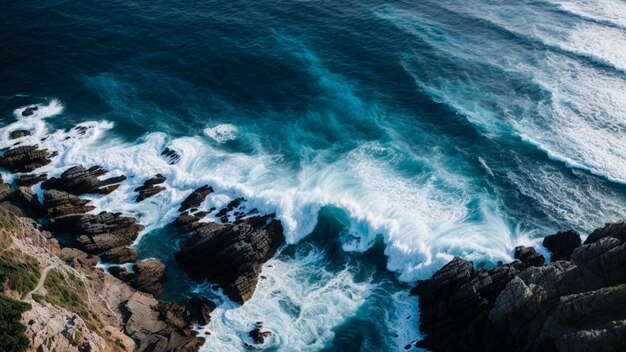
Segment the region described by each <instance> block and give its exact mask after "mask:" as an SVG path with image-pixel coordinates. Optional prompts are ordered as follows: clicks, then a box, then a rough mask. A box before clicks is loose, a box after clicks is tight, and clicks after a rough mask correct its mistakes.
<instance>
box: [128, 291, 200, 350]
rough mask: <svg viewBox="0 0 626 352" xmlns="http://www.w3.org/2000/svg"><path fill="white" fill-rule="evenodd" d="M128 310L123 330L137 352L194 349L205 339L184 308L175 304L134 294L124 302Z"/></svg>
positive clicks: (141, 294)
mask: <svg viewBox="0 0 626 352" xmlns="http://www.w3.org/2000/svg"><path fill="white" fill-rule="evenodd" d="M125 308H126V310H127V311H128V312H129V317H128V320H127V321H126V324H125V327H124V330H125V333H126V334H127V335H128V336H130V337H132V338H133V340H134V341H135V343H136V345H137V347H136V349H137V350H138V351H154V352H157V351H158V352H170V351H172V352H192V351H197V350H198V349H199V348H200V346H201V345H202V344H203V343H204V339H203V338H201V337H198V336H196V335H195V333H194V332H193V331H192V330H191V329H190V328H189V323H190V321H189V320H187V319H186V314H185V309H184V308H182V307H181V306H179V305H177V304H175V303H169V304H163V303H161V304H159V303H158V301H157V300H156V299H154V298H153V297H151V296H148V295H145V294H143V293H135V294H134V295H133V296H132V297H131V298H130V299H129V300H128V301H127V302H126V304H125Z"/></svg>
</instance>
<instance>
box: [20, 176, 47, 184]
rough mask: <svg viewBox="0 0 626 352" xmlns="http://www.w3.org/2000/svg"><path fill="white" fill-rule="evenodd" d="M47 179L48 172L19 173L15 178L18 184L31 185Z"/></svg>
mask: <svg viewBox="0 0 626 352" xmlns="http://www.w3.org/2000/svg"><path fill="white" fill-rule="evenodd" d="M47 179H48V174H39V175H35V174H29V175H19V176H17V177H16V178H15V183H16V184H17V185H18V186H24V187H31V186H34V185H36V184H38V183H39V182H42V181H45V180H47Z"/></svg>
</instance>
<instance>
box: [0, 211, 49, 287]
mask: <svg viewBox="0 0 626 352" xmlns="http://www.w3.org/2000/svg"><path fill="white" fill-rule="evenodd" d="M16 230H17V223H16V220H15V218H14V217H13V216H12V215H10V214H8V213H7V212H6V210H4V209H2V208H0V284H1V285H0V292H3V289H4V287H8V288H10V289H11V290H15V291H17V292H18V293H19V294H20V295H23V294H25V293H26V292H29V291H31V290H32V289H34V288H35V286H37V280H39V276H40V275H41V271H40V268H39V262H37V260H36V259H35V258H33V257H31V256H29V255H26V254H24V253H22V252H20V251H18V250H15V249H12V248H11V232H12V233H16Z"/></svg>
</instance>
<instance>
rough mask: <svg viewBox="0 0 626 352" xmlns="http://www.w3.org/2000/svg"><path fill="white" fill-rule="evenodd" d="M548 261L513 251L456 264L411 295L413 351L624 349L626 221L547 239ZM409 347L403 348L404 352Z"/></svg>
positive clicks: (420, 284) (583, 351)
mask: <svg viewBox="0 0 626 352" xmlns="http://www.w3.org/2000/svg"><path fill="white" fill-rule="evenodd" d="M543 245H544V246H545V247H546V248H547V249H548V250H550V251H551V252H552V256H551V260H552V261H551V263H549V264H547V265H544V261H545V258H543V256H542V255H540V254H538V253H537V252H536V251H535V250H534V249H533V248H527V247H518V248H516V250H515V259H516V260H515V261H513V262H512V263H509V264H502V265H499V266H497V267H495V268H488V269H486V268H480V269H477V268H475V266H474V264H473V263H472V262H469V261H466V260H464V259H461V258H458V257H456V258H454V259H453V260H452V261H450V262H449V263H448V264H446V265H445V266H444V267H443V268H441V269H440V270H439V271H437V272H436V273H435V274H434V275H433V276H432V277H431V278H430V279H428V280H424V281H420V282H418V283H417V285H416V286H415V287H414V288H413V290H412V293H413V294H416V295H418V297H419V309H420V330H421V331H422V332H423V333H425V334H426V337H425V338H424V339H423V340H421V341H418V342H417V343H415V347H421V348H426V349H428V350H431V351H507V350H508V351H546V352H548V351H550V352H552V351H559V352H561V351H580V352H593V351H603V352H607V351H624V350H626V324H625V321H626V223H624V222H622V223H615V224H607V225H606V226H605V227H603V228H599V229H596V230H595V231H593V232H592V233H591V234H590V235H589V236H588V237H587V239H586V241H585V242H584V244H582V245H581V240H580V237H579V235H578V234H577V233H576V232H574V231H566V232H559V233H557V234H554V235H550V236H547V237H546V238H545V239H544V241H543ZM411 348H412V346H411V345H408V346H407V349H411Z"/></svg>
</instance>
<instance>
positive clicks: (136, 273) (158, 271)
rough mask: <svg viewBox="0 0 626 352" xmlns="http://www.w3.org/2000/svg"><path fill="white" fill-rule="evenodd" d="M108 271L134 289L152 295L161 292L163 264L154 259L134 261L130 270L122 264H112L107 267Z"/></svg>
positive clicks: (163, 276)
mask: <svg viewBox="0 0 626 352" xmlns="http://www.w3.org/2000/svg"><path fill="white" fill-rule="evenodd" d="M109 273H110V274H111V275H113V276H115V277H117V278H118V279H120V280H122V281H124V282H126V283H128V284H129V285H131V286H132V287H133V288H134V289H136V290H138V291H141V292H146V293H151V294H153V295H158V294H160V293H161V291H162V284H163V282H165V265H164V264H163V263H161V262H160V261H158V260H156V259H148V260H145V261H142V262H138V263H135V264H134V265H133V271H132V272H129V271H128V270H126V268H124V267H122V266H113V267H111V268H109Z"/></svg>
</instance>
